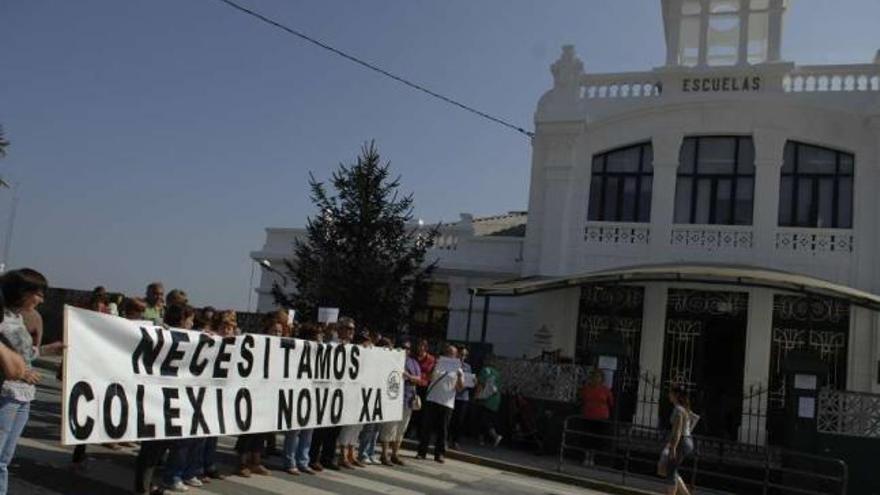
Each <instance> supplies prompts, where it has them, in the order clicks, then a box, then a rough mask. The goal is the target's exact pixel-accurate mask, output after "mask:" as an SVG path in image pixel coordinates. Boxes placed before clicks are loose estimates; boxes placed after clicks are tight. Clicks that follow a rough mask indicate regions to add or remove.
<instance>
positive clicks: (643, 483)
mask: <svg viewBox="0 0 880 495" xmlns="http://www.w3.org/2000/svg"><path fill="white" fill-rule="evenodd" d="M34 366H35V367H37V368H41V369H44V370H47V371H49V372H51V373H53V374H54V373H55V372H56V371H57V370H58V368H59V367H60V366H61V358H60V357H57V356H51V357H40V358H37V359H36V360H34ZM405 444H406V445H405V447H406V448H409V449H415V447H416V444H415V442H413V441H410V440H407V441H406V442H405ZM447 457H449V458H450V459H454V460H458V461H462V462H466V463H470V464H474V465H478V466H484V467H488V468H493V469H498V470H502V471H507V472H511V473H517V474H521V475H525V476H530V477H535V478H540V479H544V480H548V481H553V482H557V483H564V484H567V485H571V486H576V487H580V488H586V489H590V490H596V491H600V492H602V493H610V494H619V495H647V494H656V493H662V492H663V491H664V490H665V487H666V485H665V484H663V483H662V482H661V480H659V479H657V480H642V479H635V478H632V477H630V478H628V479H627V480H626V482H627V484H628V485H629V486H621V485H620V483H622V479H621V475H620V474H619V473H614V472H609V471H602V470H598V469H590V468H584V467H581V466H579V465H574V464H571V463H568V464H566V466H565V469H564V472H560V471H559V470H558V458H557V457H556V456H549V455H543V456H539V455H535V454H532V453H530V452H527V451H524V450H515V449H511V448H506V447H498V448H491V447H481V446H479V445H477V443H476V442H464V443H463V444H462V447H461V449H460V450H450V451H448V452H447Z"/></svg>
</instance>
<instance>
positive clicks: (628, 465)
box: [558, 416, 849, 495]
mask: <svg viewBox="0 0 880 495" xmlns="http://www.w3.org/2000/svg"><path fill="white" fill-rule="evenodd" d="M667 436H668V433H667V432H665V431H663V430H660V429H657V428H649V427H644V426H638V425H632V424H617V425H615V424H614V423H611V422H599V421H587V420H585V419H584V418H582V417H580V416H569V417H568V418H566V420H565V422H564V425H563V431H562V442H561V443H560V448H559V464H558V469H559V471H560V472H561V471H563V470H564V468H565V467H566V465H567V464H569V463H570V462H571V461H572V460H574V461H578V460H581V459H588V460H592V462H591V463H590V468H591V469H597V470H601V471H606V472H609V473H612V474H614V475H615V476H619V482H620V483H621V484H622V485H632V484H633V483H634V482H635V481H637V480H641V482H642V483H644V482H645V481H646V480H654V481H660V478H659V477H658V476H657V475H656V467H657V461H658V459H659V456H660V452H661V450H662V449H663V446H664V445H665V443H666V439H667ZM694 443H695V447H696V448H695V453H694V455H693V456H692V457H691V458H689V459H688V460H687V461H686V462H685V463H684V465H683V466H682V467H681V468H680V469H681V472H682V478H683V479H685V481H686V482H687V483H688V484H689V485H691V486H694V487H702V488H713V489H717V490H721V491H724V492H729V493H749V494H753V493H761V494H763V495H767V494H774V495H776V494H779V495H782V494H801V495H838V494H840V495H842V494H845V493H846V490H847V482H848V476H849V475H848V468H847V465H846V463H845V462H843V461H842V460H840V459H834V458H830V457H822V456H816V455H811V454H806V453H803V452H797V451H792V450H786V449H780V448H769V447H756V446H754V445H747V444H742V443H738V442H731V441H728V440H722V439H718V438H712V437H704V436H694Z"/></svg>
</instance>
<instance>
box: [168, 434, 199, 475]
mask: <svg viewBox="0 0 880 495" xmlns="http://www.w3.org/2000/svg"><path fill="white" fill-rule="evenodd" d="M200 440H201V439H200V438H190V439H186V440H174V441H172V442H171V447H170V454H169V455H168V464H166V465H165V470H164V472H163V476H162V482H163V483H165V485H166V486H171V485H173V484H175V483H177V482H178V481H184V480H188V479H191V478H194V477H196V476H197V475H198V474H199V473H198V471H199V469H198V466H197V465H196V463H195V462H193V453H194V452H196V451H198V450H199V449H198V447H199V441H200Z"/></svg>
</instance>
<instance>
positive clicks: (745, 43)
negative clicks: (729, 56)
mask: <svg viewBox="0 0 880 495" xmlns="http://www.w3.org/2000/svg"><path fill="white" fill-rule="evenodd" d="M750 13H751V11H750V10H749V9H748V8H747V6H746V5H744V6H743V7H742V8H740V9H739V46H738V49H737V57H736V63H737V65H748V63H749V14H750Z"/></svg>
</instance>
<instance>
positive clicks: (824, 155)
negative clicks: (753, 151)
mask: <svg viewBox="0 0 880 495" xmlns="http://www.w3.org/2000/svg"><path fill="white" fill-rule="evenodd" d="M854 162H855V159H854V158H853V155H852V154H850V153H844V152H841V151H836V150H832V149H829V148H822V147H819V146H813V145H809V144H803V143H798V142H795V141H789V142H788V143H786V145H785V161H784V162H783V165H782V179H781V182H780V184H779V225H780V226H781V227H811V228H831V229H849V228H852V213H853V166H854Z"/></svg>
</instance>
